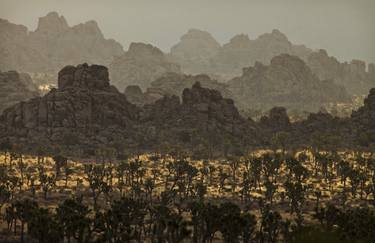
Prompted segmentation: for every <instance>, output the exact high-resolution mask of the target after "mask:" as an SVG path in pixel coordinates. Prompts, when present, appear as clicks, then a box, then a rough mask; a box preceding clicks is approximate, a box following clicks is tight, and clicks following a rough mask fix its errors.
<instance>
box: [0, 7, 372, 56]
mask: <svg viewBox="0 0 375 243" xmlns="http://www.w3.org/2000/svg"><path fill="white" fill-rule="evenodd" d="M50 11H57V12H58V13H59V14H61V15H63V16H65V18H66V19H67V21H68V24H69V25H71V26H72V25H75V24H78V23H81V22H86V21H88V20H92V19H94V20H96V21H97V22H98V24H99V27H100V28H101V30H102V31H103V33H104V35H105V36H106V37H107V38H113V39H116V40H117V41H119V42H120V43H121V44H122V45H123V46H124V49H127V47H128V45H129V43H130V42H132V41H141V42H147V43H151V44H154V45H156V46H158V47H159V48H161V49H162V50H164V51H169V49H170V47H171V46H172V45H173V44H175V43H177V42H178V40H179V38H180V36H181V35H182V34H184V33H185V32H186V31H187V30H188V29H189V28H199V29H203V30H207V31H209V32H210V33H211V34H212V35H213V36H214V37H215V38H216V39H217V40H218V41H219V42H220V43H225V42H227V41H228V40H229V39H230V38H231V37H232V36H233V35H235V34H239V33H246V34H248V35H249V37H250V38H252V39H253V38H256V37H257V36H258V35H259V34H262V33H265V32H270V31H271V30H272V29H275V28H277V29H279V30H280V31H282V32H283V33H285V34H286V35H287V36H288V38H289V39H290V40H291V41H292V42H293V43H295V44H305V45H306V46H308V47H310V48H313V49H318V48H324V49H327V50H328V52H329V54H330V55H334V56H336V57H337V58H339V59H340V60H351V59H353V58H354V59H362V60H365V61H371V62H375V26H374V25H375V0H133V1H130V0H83V1H79V0H75V1H73V0H0V18H5V19H8V20H9V21H11V22H13V23H18V24H23V25H26V26H27V27H28V28H29V29H30V30H34V29H35V28H36V26H37V22H38V17H40V16H44V15H46V14H47V13H48V12H50Z"/></svg>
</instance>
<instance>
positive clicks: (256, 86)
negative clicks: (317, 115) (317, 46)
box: [228, 54, 350, 111]
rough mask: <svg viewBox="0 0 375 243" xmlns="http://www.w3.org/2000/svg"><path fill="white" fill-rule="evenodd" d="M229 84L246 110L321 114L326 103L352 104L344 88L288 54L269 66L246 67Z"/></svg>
mask: <svg viewBox="0 0 375 243" xmlns="http://www.w3.org/2000/svg"><path fill="white" fill-rule="evenodd" d="M228 85H229V89H230V91H231V92H232V94H233V97H234V99H235V101H236V104H238V105H239V106H242V107H245V108H246V106H249V105H251V107H252V108H254V107H255V108H258V109H261V110H267V109H271V108H272V107H274V106H283V107H286V108H288V109H297V110H302V111H303V110H305V111H318V110H319V108H320V107H321V106H322V105H324V104H325V103H329V102H350V98H349V96H348V94H347V93H346V91H345V89H344V88H343V87H341V86H338V85H335V84H334V83H333V82H332V81H329V80H328V81H327V80H325V81H321V80H319V79H318V78H317V77H316V76H315V75H314V74H313V73H312V72H311V70H310V68H309V67H308V66H307V65H306V64H305V63H304V61H303V60H301V59H300V58H298V57H296V56H291V55H288V54H282V55H279V56H276V57H274V58H272V60H271V63H270V65H263V64H261V63H259V62H257V63H255V65H254V66H253V67H249V68H244V69H243V74H242V76H240V77H237V78H234V79H232V80H230V81H229V82H228Z"/></svg>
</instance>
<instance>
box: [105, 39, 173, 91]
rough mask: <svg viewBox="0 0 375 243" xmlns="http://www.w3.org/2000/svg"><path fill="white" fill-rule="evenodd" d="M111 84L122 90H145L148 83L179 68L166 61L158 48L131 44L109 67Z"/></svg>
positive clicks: (142, 44)
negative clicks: (139, 88)
mask: <svg viewBox="0 0 375 243" xmlns="http://www.w3.org/2000/svg"><path fill="white" fill-rule="evenodd" d="M109 70H110V76H111V80H112V83H113V84H114V85H115V86H116V87H117V88H118V89H119V90H124V89H125V87H126V86H128V85H138V86H139V87H141V89H143V90H145V89H146V88H148V87H149V85H150V83H151V82H152V81H154V80H155V79H157V78H159V77H161V76H162V75H164V74H165V73H168V72H176V73H179V72H180V66H179V65H177V64H175V63H173V62H170V61H168V60H167V57H166V56H165V55H164V53H163V52H162V51H161V50H159V49H158V48H156V47H154V46H152V45H149V44H144V43H131V44H130V46H129V50H128V51H127V52H126V53H124V54H123V55H121V56H119V57H116V58H115V59H114V61H113V62H112V63H111V64H110V66H109Z"/></svg>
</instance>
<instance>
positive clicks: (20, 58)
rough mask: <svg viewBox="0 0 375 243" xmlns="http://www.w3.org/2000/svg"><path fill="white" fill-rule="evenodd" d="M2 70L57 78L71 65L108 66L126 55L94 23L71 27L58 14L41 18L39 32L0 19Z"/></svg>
mask: <svg viewBox="0 0 375 243" xmlns="http://www.w3.org/2000/svg"><path fill="white" fill-rule="evenodd" d="M0 35H1V36H2V41H1V42H0V56H1V58H0V70H4V71H6V70H18V71H20V72H28V73H49V74H51V73H53V74H56V73H57V72H58V71H59V70H60V69H61V68H63V67H64V66H66V65H67V64H74V65H77V64H79V63H83V62H88V63H97V64H103V65H108V64H109V63H110V62H111V61H112V59H113V57H114V56H118V55H121V54H123V52H124V51H123V48H122V46H121V45H120V44H119V43H118V42H116V41H115V40H113V39H105V37H104V35H103V33H102V32H101V30H100V29H99V27H98V24H97V23H96V22H95V21H93V20H91V21H88V22H86V23H83V24H78V25H75V26H72V27H70V26H69V25H68V23H67V21H66V19H65V18H64V16H59V14H58V13H56V12H50V13H48V14H47V15H46V16H44V17H41V18H39V22H38V27H37V28H36V30H35V31H29V30H28V29H27V28H26V27H25V26H23V25H16V24H12V23H10V22H8V21H7V20H4V19H0Z"/></svg>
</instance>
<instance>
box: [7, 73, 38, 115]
mask: <svg viewBox="0 0 375 243" xmlns="http://www.w3.org/2000/svg"><path fill="white" fill-rule="evenodd" d="M38 95H39V94H38V90H37V87H36V86H35V85H34V84H33V82H32V80H31V78H30V76H29V75H28V74H25V73H18V72H16V71H8V72H0V113H1V112H2V111H3V110H4V109H6V108H8V107H10V106H12V105H14V104H16V103H18V102H20V101H26V100H28V99H31V98H34V97H37V96H38Z"/></svg>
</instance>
